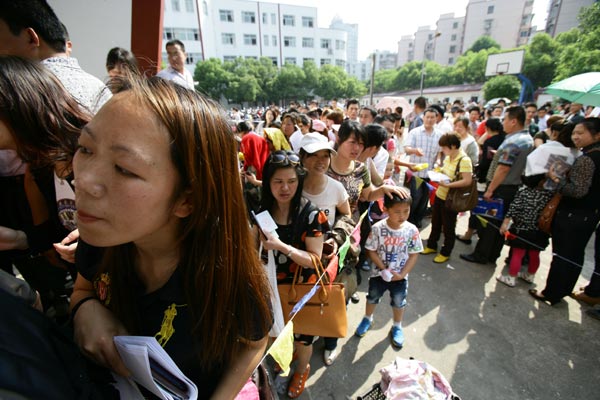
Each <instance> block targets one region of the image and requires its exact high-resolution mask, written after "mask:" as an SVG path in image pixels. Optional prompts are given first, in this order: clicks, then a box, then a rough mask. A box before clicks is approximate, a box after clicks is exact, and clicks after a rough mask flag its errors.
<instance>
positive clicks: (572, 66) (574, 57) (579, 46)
mask: <svg viewBox="0 0 600 400" xmlns="http://www.w3.org/2000/svg"><path fill="white" fill-rule="evenodd" d="M556 41H557V42H558V43H559V44H560V45H561V50H562V51H561V53H560V56H559V59H558V63H557V67H556V75H555V76H554V81H558V80H561V79H565V78H568V77H570V76H573V75H577V74H581V73H584V72H590V71H598V70H600V49H599V48H598V43H600V3H598V2H596V3H594V4H593V5H591V6H590V7H585V8H583V9H582V11H581V12H580V14H579V28H578V29H571V30H570V31H568V32H564V33H561V34H560V35H558V36H557V37H556Z"/></svg>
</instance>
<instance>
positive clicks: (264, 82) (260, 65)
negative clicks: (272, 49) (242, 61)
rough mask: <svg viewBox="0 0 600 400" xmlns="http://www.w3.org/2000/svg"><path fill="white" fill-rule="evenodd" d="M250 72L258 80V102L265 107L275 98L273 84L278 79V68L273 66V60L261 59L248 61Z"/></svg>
mask: <svg viewBox="0 0 600 400" xmlns="http://www.w3.org/2000/svg"><path fill="white" fill-rule="evenodd" d="M246 63H247V66H248V72H249V74H250V75H251V76H253V77H254V78H255V79H256V82H257V84H258V93H257V94H256V100H257V101H259V102H262V103H263V105H264V104H266V103H268V102H269V100H271V99H273V98H274V94H273V82H274V81H275V78H276V77H277V74H278V72H279V71H278V70H277V66H276V65H273V60H271V59H270V58H269V57H261V58H260V59H258V60H254V59H248V60H246Z"/></svg>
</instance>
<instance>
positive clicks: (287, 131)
mask: <svg viewBox="0 0 600 400" xmlns="http://www.w3.org/2000/svg"><path fill="white" fill-rule="evenodd" d="M281 130H282V131H283V134H284V135H285V136H287V137H290V136H291V134H292V133H294V131H295V130H296V125H294V121H292V119H291V118H285V119H284V120H283V122H282V124H281Z"/></svg>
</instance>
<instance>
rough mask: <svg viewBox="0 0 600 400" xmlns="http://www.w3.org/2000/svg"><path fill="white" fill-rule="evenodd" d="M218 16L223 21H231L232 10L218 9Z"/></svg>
mask: <svg viewBox="0 0 600 400" xmlns="http://www.w3.org/2000/svg"><path fill="white" fill-rule="evenodd" d="M219 17H220V19H221V21H223V22H233V11H231V10H219Z"/></svg>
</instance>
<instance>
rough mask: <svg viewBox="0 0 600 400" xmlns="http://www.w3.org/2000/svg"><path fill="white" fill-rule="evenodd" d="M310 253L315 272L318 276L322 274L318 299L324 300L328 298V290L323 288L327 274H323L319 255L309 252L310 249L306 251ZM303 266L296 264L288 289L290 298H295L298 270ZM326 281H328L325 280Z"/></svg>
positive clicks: (323, 270)
mask: <svg viewBox="0 0 600 400" xmlns="http://www.w3.org/2000/svg"><path fill="white" fill-rule="evenodd" d="M307 253H308V254H309V255H310V259H311V261H312V264H313V266H314V267H315V271H316V273H317V276H318V277H321V276H323V278H321V280H320V282H319V284H320V285H321V291H320V293H319V299H320V300H321V301H322V302H326V301H327V299H328V298H329V292H327V290H326V288H325V282H324V280H325V279H327V280H328V277H327V274H325V269H324V268H323V264H321V260H320V259H319V257H318V256H317V255H316V254H314V253H311V252H310V251H309V252H307ZM303 268H304V267H303V266H301V265H298V268H296V272H294V279H293V281H292V286H291V287H290V291H289V297H290V298H291V299H296V295H297V293H296V283H298V279H299V278H300V271H301V270H302V269H303ZM327 283H328V282H327Z"/></svg>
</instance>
